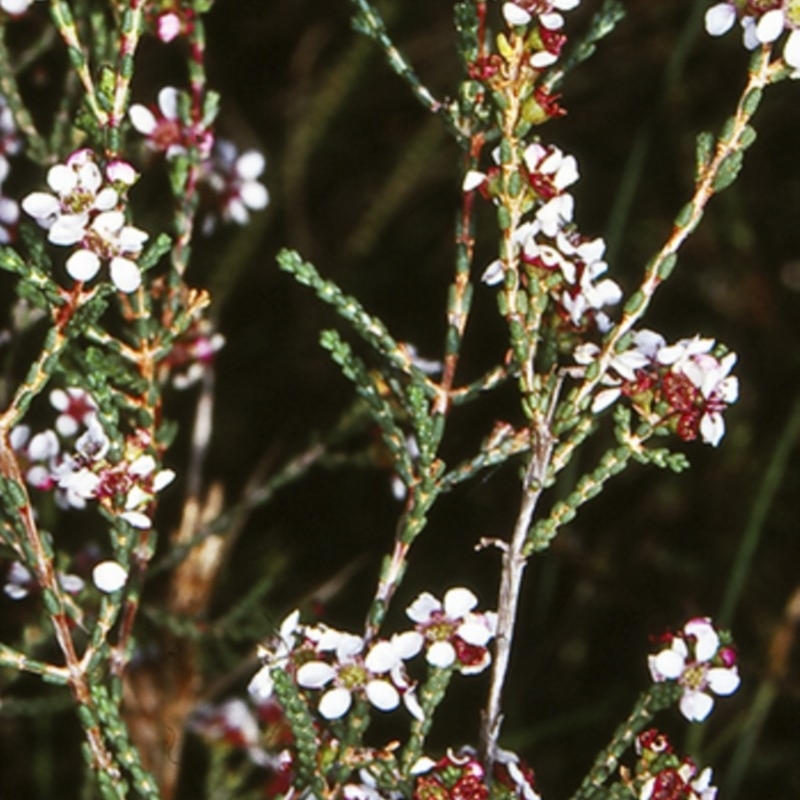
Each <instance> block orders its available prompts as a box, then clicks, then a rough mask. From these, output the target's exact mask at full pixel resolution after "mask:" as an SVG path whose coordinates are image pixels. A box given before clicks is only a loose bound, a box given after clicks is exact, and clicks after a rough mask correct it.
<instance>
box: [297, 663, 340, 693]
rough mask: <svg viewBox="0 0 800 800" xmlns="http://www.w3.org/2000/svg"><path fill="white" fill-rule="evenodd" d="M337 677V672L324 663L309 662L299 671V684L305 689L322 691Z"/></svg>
mask: <svg viewBox="0 0 800 800" xmlns="http://www.w3.org/2000/svg"><path fill="white" fill-rule="evenodd" d="M335 677H336V670H335V669H334V668H333V667H332V666H331V665H330V664H326V663H325V662H324V661H307V662H306V663H305V664H303V665H302V666H301V667H300V669H298V670H297V683H298V685H299V686H302V687H303V688H305V689H321V688H322V687H323V686H326V685H327V684H329V683H330V682H331V681H332V680H333V679H334V678H335Z"/></svg>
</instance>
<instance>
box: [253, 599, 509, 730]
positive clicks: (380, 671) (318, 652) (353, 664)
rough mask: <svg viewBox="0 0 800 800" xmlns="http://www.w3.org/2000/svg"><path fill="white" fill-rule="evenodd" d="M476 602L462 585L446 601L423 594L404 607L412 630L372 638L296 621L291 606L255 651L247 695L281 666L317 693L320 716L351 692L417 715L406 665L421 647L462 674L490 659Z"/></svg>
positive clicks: (259, 691)
mask: <svg viewBox="0 0 800 800" xmlns="http://www.w3.org/2000/svg"><path fill="white" fill-rule="evenodd" d="M477 602H478V601H477V598H476V597H475V595H473V594H472V592H470V591H469V590H468V589H464V588H455V589H450V590H449V591H448V592H447V594H446V595H445V599H444V603H441V602H440V601H438V600H437V599H436V598H435V597H433V595H431V594H429V593H427V592H423V593H422V594H421V595H420V596H419V597H417V599H416V600H415V601H414V602H413V603H412V604H411V605H410V606H409V608H408V610H407V613H408V616H409V618H410V619H411V620H413V621H414V622H415V623H416V625H415V629H414V630H410V631H404V632H401V633H397V634H395V635H394V636H392V637H391V638H390V639H376V640H372V641H370V642H367V641H366V640H365V639H364V638H362V637H361V636H356V635H355V634H352V633H346V632H343V631H339V630H336V629H334V628H330V627H328V626H327V625H313V626H312V625H301V624H300V615H299V612H298V611H294V612H293V613H292V614H290V615H289V616H288V617H287V618H286V619H285V620H284V621H283V623H282V624H281V627H280V631H279V633H278V635H277V636H276V637H275V639H274V640H273V641H272V642H270V644H269V645H268V646H266V647H263V648H261V650H260V656H261V659H262V661H263V663H264V666H263V667H262V668H261V669H260V670H259V671H258V672H257V673H256V674H255V675H254V676H253V678H252V680H251V681H250V685H249V687H248V688H249V691H250V694H251V695H252V697H253V698H254V699H255V700H256V701H257V702H264V701H266V700H267V699H268V698H270V697H272V694H273V691H274V680H273V676H272V673H273V670H275V669H280V670H283V671H287V672H288V673H289V674H291V675H292V676H293V678H294V680H295V682H296V683H297V685H298V686H299V687H300V688H302V689H306V690H311V691H316V692H319V702H318V706H317V708H318V711H319V713H320V715H321V716H322V717H324V718H325V719H339V718H340V717H343V716H344V715H345V714H347V712H348V711H349V710H350V708H351V706H352V704H353V699H354V697H359V698H364V699H366V700H367V701H368V702H369V703H370V704H371V705H372V706H373V707H374V708H377V709H379V710H380V711H391V710H393V709H395V708H397V707H398V706H399V705H400V703H401V701H402V703H403V704H404V705H405V707H406V709H407V710H408V711H409V713H410V714H411V715H412V716H414V717H416V718H417V719H422V716H423V712H422V709H421V707H420V705H419V702H418V700H417V696H416V687H415V685H414V683H413V682H412V681H411V680H410V679H409V677H408V674H407V672H406V669H405V662H406V661H408V660H409V659H411V658H414V657H415V656H417V655H418V654H419V653H420V652H422V651H423V649H424V650H425V655H426V659H427V661H428V663H429V664H430V665H431V666H434V667H436V668H439V669H451V668H452V669H457V670H459V671H461V672H463V673H466V674H472V673H476V672H480V671H481V670H483V669H484V668H485V667H486V666H487V665H488V663H489V651H488V649H487V644H488V642H489V641H490V640H491V638H492V637H493V635H494V628H495V615H494V614H492V613H480V612H476V611H473V609H474V608H475V606H476V605H477Z"/></svg>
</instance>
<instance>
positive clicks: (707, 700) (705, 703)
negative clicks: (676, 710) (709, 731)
mask: <svg viewBox="0 0 800 800" xmlns="http://www.w3.org/2000/svg"><path fill="white" fill-rule="evenodd" d="M678 705H679V707H680V710H681V714H683V716H684V717H686V719H688V720H689V721H690V722H702V721H703V720H704V719H705V718H706V717H707V716H708V715H709V714H710V713H711V709H712V708H714V698H713V697H711V695H709V694H706V693H705V692H695V691H692V690H690V689H687V690H686V691H685V692H684V693H683V696H682V697H681V700H680V703H679V704H678Z"/></svg>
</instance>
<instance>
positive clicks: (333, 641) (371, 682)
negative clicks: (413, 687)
mask: <svg viewBox="0 0 800 800" xmlns="http://www.w3.org/2000/svg"><path fill="white" fill-rule="evenodd" d="M317 649H318V650H319V651H320V652H325V651H333V652H334V653H335V659H334V661H333V663H328V662H327V661H322V660H313V661H307V662H306V663H305V664H303V665H301V666H300V668H299V669H298V670H297V683H298V685H299V686H302V687H303V688H306V689H318V690H325V691H324V692H323V694H322V696H321V697H320V700H319V705H318V710H319V713H320V715H321V716H323V717H324V718H325V719H339V718H341V717H343V716H344V715H345V714H346V713H347V712H348V711H349V710H350V707H351V705H352V703H353V694H354V693H358V694H362V695H363V696H364V697H366V699H367V700H368V701H369V702H370V704H371V705H373V706H374V707H375V708H377V709H379V710H380V711H392V710H393V709H395V708H397V707H398V706H399V705H400V699H401V692H403V693H404V694H406V693H407V690H409V689H410V686H409V684H408V682H407V681H406V679H405V676H404V674H403V671H402V659H403V656H404V654H405V653H408V652H411V651H412V650H413V645H412V644H411V642H410V641H403V640H400V639H397V640H393V641H387V640H379V641H377V642H376V643H375V644H373V645H372V647H370V649H369V651H368V652H367V653H366V655H362V653H363V650H364V640H363V639H362V638H361V637H360V636H355V635H353V634H350V633H343V632H341V631H336V630H333V629H331V628H327V629H325V630H324V631H323V635H322V637H321V639H320V641H319V642H318V644H317ZM406 705H407V706H408V707H409V709H410V710H412V709H413V708H414V704H413V703H412V704H411V705H409V703H408V702H407V703H406ZM412 713H413V710H412Z"/></svg>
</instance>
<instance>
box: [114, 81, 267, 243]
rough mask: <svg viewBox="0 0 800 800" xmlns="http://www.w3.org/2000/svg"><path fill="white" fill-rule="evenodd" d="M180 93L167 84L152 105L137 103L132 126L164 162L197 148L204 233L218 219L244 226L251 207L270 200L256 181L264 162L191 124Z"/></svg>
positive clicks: (254, 208)
mask: <svg viewBox="0 0 800 800" xmlns="http://www.w3.org/2000/svg"><path fill="white" fill-rule="evenodd" d="M180 106H181V92H180V90H178V89H177V88H175V87H174V86H165V87H164V88H163V89H161V91H160V92H159V93H158V101H157V103H156V104H155V105H153V106H145V105H143V104H141V103H135V104H134V105H132V106H131V108H130V111H129V112H128V116H129V118H130V121H131V125H132V126H133V127H134V129H135V130H137V131H138V132H139V133H141V134H142V135H143V136H144V137H145V144H146V147H147V149H148V150H150V151H151V152H153V153H164V154H165V156H166V158H167V159H168V160H170V159H174V158H177V157H178V156H181V155H186V153H188V152H189V151H190V150H196V151H197V153H198V155H199V158H200V174H199V176H198V189H199V191H200V193H201V198H202V200H203V205H204V208H203V214H204V219H203V224H202V230H203V232H204V233H206V234H209V233H212V232H213V230H214V229H215V227H216V222H217V218H218V217H221V218H222V219H223V220H224V221H225V222H234V223H236V224H237V225H245V224H246V223H247V222H248V221H249V220H250V212H251V211H261V210H263V209H264V208H266V207H267V205H268V203H269V192H268V191H267V188H266V187H265V186H264V184H263V183H261V181H260V180H259V178H260V177H261V175H262V173H263V172H264V167H265V165H266V161H265V159H264V156H263V155H262V154H261V153H260V152H258V151H257V150H247V151H245V152H244V153H239V151H238V149H237V147H236V145H235V144H234V143H233V142H230V141H228V140H227V139H217V140H215V138H214V136H213V134H212V132H211V131H210V130H209V128H208V127H207V126H205V125H204V124H203V123H199V122H197V123H193V122H190V121H187V120H186V119H184V118H183V117H182V115H181V110H180Z"/></svg>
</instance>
